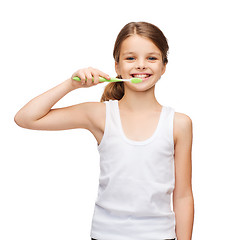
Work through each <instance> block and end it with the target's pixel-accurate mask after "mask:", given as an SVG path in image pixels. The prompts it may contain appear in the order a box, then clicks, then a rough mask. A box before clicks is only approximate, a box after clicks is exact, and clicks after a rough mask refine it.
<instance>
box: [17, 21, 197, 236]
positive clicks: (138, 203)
mask: <svg viewBox="0 0 244 240" xmlns="http://www.w3.org/2000/svg"><path fill="white" fill-rule="evenodd" d="M167 52H168V43H167V39H166V38H165V36H164V34H163V33H162V32H161V30H160V29H158V28H157V27H156V26H154V25H152V24H150V23H146V22H131V23H129V24H127V25H125V26H124V27H123V29H122V30H121V31H120V33H119V35H118V37H117V39H116V42H115V45H114V52H113V55H114V59H115V70H116V72H117V74H118V76H117V77H118V78H121V79H128V78H132V77H137V78H141V79H142V82H141V83H136V84H135V83H131V82H116V83H115V82H112V83H109V84H108V85H107V86H106V87H105V90H104V93H103V95H102V97H101V100H100V102H84V103H80V104H77V105H73V106H69V107H65V108H59V109H53V108H52V107H53V105H54V104H55V103H57V102H58V101H59V100H60V99H61V98H62V97H64V96H65V95H66V94H67V93H69V92H71V91H72V90H74V89H77V88H88V87H92V86H96V85H97V84H100V83H99V76H101V77H104V78H106V79H108V80H109V79H110V77H109V75H107V74H106V73H104V72H102V71H100V70H97V69H94V68H91V67H89V68H84V69H80V70H78V71H76V72H75V73H73V75H72V77H71V78H69V79H67V80H66V81H64V82H62V83H61V84H60V85H58V86H56V87H54V88H52V89H50V90H49V91H47V92H45V93H43V94H41V95H40V96H37V97H36V98H34V99H33V100H31V101H30V102H28V103H27V104H26V105H25V106H24V107H23V108H22V109H20V110H19V112H18V113H17V114H16V116H15V122H16V123H17V124H18V125H19V126H20V127H23V128H29V129H36V130H64V129H73V128H83V129H87V130H89V131H90V132H91V133H92V134H93V135H94V137H95V138H96V140H97V143H98V146H97V148H98V151H99V154H100V178H99V189H98V197H97V200H96V203H95V209H94V214H93V220H92V226H91V238H92V239H98V240H112V239H113V240H120V239H121V240H163V239H175V238H176V237H177V239H178V240H190V239H191V235H192V228H193V217H194V201H193V193H192V187H191V149H192V121H191V119H190V118H189V117H188V116H187V115H185V114H182V113H177V112H175V111H174V109H173V108H171V107H169V106H162V105H160V104H159V102H158V101H157V99H156V97H155V94H154V90H155V85H156V83H157V82H158V81H159V79H160V77H161V76H162V75H163V74H164V72H165V70H166V64H167V63H168V59H167ZM75 76H78V77H79V78H80V79H81V81H80V82H77V81H74V80H73V77H75ZM92 77H93V79H92ZM98 119H99V120H98ZM172 195H173V210H171V196H172Z"/></svg>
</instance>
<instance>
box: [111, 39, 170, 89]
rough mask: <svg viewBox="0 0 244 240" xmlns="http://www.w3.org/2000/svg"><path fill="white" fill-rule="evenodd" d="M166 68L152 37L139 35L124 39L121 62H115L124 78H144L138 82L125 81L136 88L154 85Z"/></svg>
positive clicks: (118, 72) (117, 70) (116, 67)
mask: <svg viewBox="0 0 244 240" xmlns="http://www.w3.org/2000/svg"><path fill="white" fill-rule="evenodd" d="M165 68H166V65H164V64H163V61H162V53H161V51H160V50H159V48H158V47H157V46H156V45H155V44H154V43H153V42H152V41H151V40H150V39H148V38H145V37H141V36H139V35H133V36H130V37H128V38H126V39H125V40H124V41H123V43H122V44H121V49H120V56H119V62H115V70H116V72H117V74H118V75H121V76H122V78H124V79H128V78H132V77H138V78H141V79H142V82H141V83H137V84H134V83H131V82H124V83H125V84H126V85H127V84H128V86H132V85H134V87H136V88H138V87H139V88H141V87H143V88H144V87H152V86H154V85H155V83H156V82H157V81H158V80H159V79H160V77H161V76H162V75H163V74H164V72H165ZM136 85H137V86H136Z"/></svg>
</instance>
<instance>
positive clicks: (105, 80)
mask: <svg viewBox="0 0 244 240" xmlns="http://www.w3.org/2000/svg"><path fill="white" fill-rule="evenodd" d="M73 79H74V80H75V81H80V78H79V77H73ZM93 80H94V78H93V77H92V81H93ZM99 82H132V83H140V82H142V80H141V79H140V78H131V79H119V78H110V79H109V80H108V79H106V78H103V77H99Z"/></svg>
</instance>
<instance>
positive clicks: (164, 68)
mask: <svg viewBox="0 0 244 240" xmlns="http://www.w3.org/2000/svg"><path fill="white" fill-rule="evenodd" d="M165 71H166V64H163V68H162V72H161V76H162V75H163V74H164V73H165Z"/></svg>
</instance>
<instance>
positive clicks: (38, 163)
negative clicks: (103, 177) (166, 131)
mask: <svg viewBox="0 0 244 240" xmlns="http://www.w3.org/2000/svg"><path fill="white" fill-rule="evenodd" d="M242 6H243V5H242V2H241V1H236V0H232V1H223V0H222V1H214V0H211V1H210V0H208V1H206V0H205V1H196V0H194V1H193V0H192V1H189V0H188V1H148V0H147V1H146V0H144V1H143V0H141V1H136V0H135V1H127V0H124V1H91V0H90V1H78V0H77V1H75V0H69V1H61V0H59V1H57V0H55V1H54V0H48V1H47V0H42V1H31V0H22V1H17V0H12V1H11V0H8V1H2V2H1V3H0V22H1V38H0V41H1V44H0V48H1V49H0V58H1V64H0V68H1V70H0V71H1V84H0V87H1V94H0V98H1V100H0V104H1V117H0V121H1V124H0V128H1V129H0V136H1V145H0V148H1V151H0V158H1V162H0V239H1V240H17V239H20V240H22V239H24V240H33V239H35V240H43V239H45V240H68V239H69V240H70V239H72V240H78V239H79V240H80V239H82V240H83V239H84V240H88V239H90V227H91V220H92V215H93V210H94V204H95V200H96V197H97V190H98V180H99V173H100V172H99V171H100V169H99V154H98V151H97V142H96V140H95V138H94V137H93V135H92V134H91V133H90V132H89V131H87V130H84V129H80V130H78V129H77V130H67V131H53V132H51V131H34V130H27V129H23V128H20V127H18V126H17V125H16V124H15V122H14V115H15V114H16V112H17V111H18V110H19V109H20V108H21V107H22V106H23V105H24V104H25V103H27V102H28V101H29V100H31V99H32V98H34V97H35V96H37V95H39V94H41V93H43V92H44V91H47V90H48V89H50V88H52V87H54V86H56V85H58V84H59V83H61V82H63V81H65V80H66V79H67V78H69V77H70V76H71V75H72V74H73V72H75V71H76V70H78V69H79V68H84V67H89V66H92V67H94V68H98V69H100V70H102V71H103V72H106V73H108V74H109V75H110V76H115V70H114V60H113V57H112V52H113V45H114V42H115V39H116V37H117V34H118V33H119V31H120V30H121V28H122V27H123V26H124V25H125V24H127V23H128V22H131V21H148V22H150V23H153V24H155V25H157V26H158V27H159V28H160V29H161V30H162V31H163V32H164V34H165V36H166V37H167V39H168V43H169V56H168V59H169V63H168V65H167V70H166V73H165V74H164V75H163V77H162V78H161V80H160V81H159V82H158V83H157V84H156V92H155V93H156V97H157V100H158V101H159V102H160V103H161V104H162V105H168V106H171V107H173V108H175V110H176V111H177V112H181V113H184V114H186V115H188V116H189V117H190V118H191V119H192V122H193V149H192V166H193V169H192V184H193V194H194V201H195V218H194V228H193V239H194V240H206V239H210V240H211V239H223V240H224V239H238V238H239V239H242V238H243V236H242V233H243V230H242V225H243V224H242V222H243V213H244V212H243V202H244V197H243V196H244V195H243V193H242V192H243V190H242V189H243V186H242V183H243V181H244V177H243V175H244V174H243V160H244V154H243V148H242V147H243V146H242V145H243V134H244V128H243V122H244V117H243V100H244V99H243V90H244V88H243V80H244V74H243V56H244V48H243V42H244V36H243V22H244V17H243V8H242ZM106 84H107V83H104V84H99V85H98V86H95V87H91V88H86V89H78V90H75V91H73V92H71V93H69V94H68V95H66V96H65V97H64V98H63V99H61V100H60V102H58V103H57V104H56V105H55V106H54V107H64V106H69V105H73V104H77V103H80V102H86V101H100V97H101V95H102V93H103V90H104V87H105V86H106ZM135 240H137V239H135ZM152 240H153V239H152ZM179 240H180V239H179Z"/></svg>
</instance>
